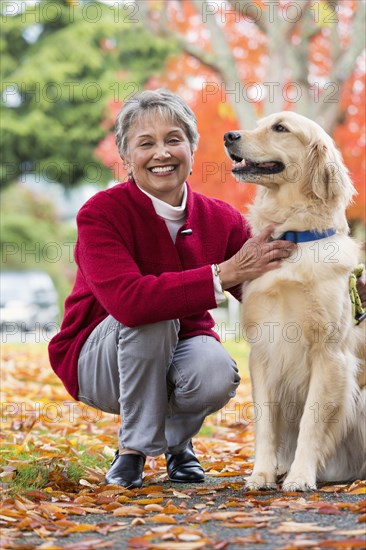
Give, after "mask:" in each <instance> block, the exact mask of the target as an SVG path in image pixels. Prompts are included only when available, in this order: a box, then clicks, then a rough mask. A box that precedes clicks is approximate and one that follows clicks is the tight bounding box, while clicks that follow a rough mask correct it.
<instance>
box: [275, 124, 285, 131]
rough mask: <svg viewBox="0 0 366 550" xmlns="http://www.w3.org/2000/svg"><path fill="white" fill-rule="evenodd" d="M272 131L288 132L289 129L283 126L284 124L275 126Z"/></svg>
mask: <svg viewBox="0 0 366 550" xmlns="http://www.w3.org/2000/svg"><path fill="white" fill-rule="evenodd" d="M272 130H274V131H275V132H288V130H287V128H286V127H285V126H282V124H275V125H274V126H272Z"/></svg>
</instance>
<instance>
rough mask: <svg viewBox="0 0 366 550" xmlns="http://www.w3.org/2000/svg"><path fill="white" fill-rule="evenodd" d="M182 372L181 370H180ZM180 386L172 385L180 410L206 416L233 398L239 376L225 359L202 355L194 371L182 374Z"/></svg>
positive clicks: (230, 361)
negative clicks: (203, 412)
mask: <svg viewBox="0 0 366 550" xmlns="http://www.w3.org/2000/svg"><path fill="white" fill-rule="evenodd" d="M183 370H184V369H183ZM182 382H183V383H182V384H179V383H178V384H176V387H175V392H174V394H175V400H176V403H177V404H178V405H179V408H180V409H181V410H183V409H184V410H187V411H191V412H195V411H197V412H200V411H202V409H203V408H204V409H205V410H206V411H208V413H207V414H209V413H211V412H214V411H217V410H219V409H220V408H221V407H223V406H224V405H225V404H226V403H227V402H228V401H229V400H230V399H232V398H233V397H234V396H235V393H236V389H237V387H238V385H239V383H240V376H239V373H238V369H237V366H236V363H235V361H234V360H233V359H232V358H231V357H230V356H229V355H227V356H225V355H224V356H223V357H217V356H214V357H211V356H206V357H204V358H202V361H201V363H200V364H199V365H197V368H196V369H194V370H190V371H189V377H188V373H187V372H186V373H184V374H183V376H182Z"/></svg>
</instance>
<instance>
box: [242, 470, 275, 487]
mask: <svg viewBox="0 0 366 550" xmlns="http://www.w3.org/2000/svg"><path fill="white" fill-rule="evenodd" d="M245 488H246V489H248V491H258V490H260V489H266V490H271V489H276V488H277V483H276V480H275V479H274V476H273V474H265V473H258V474H252V475H251V476H249V477H248V479H247V480H246V482H245Z"/></svg>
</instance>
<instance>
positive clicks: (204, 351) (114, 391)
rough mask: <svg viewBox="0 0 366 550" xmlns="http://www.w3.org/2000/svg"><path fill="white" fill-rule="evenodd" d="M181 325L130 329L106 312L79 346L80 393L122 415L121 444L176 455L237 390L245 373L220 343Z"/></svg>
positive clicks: (87, 400) (171, 323)
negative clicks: (184, 331)
mask: <svg viewBox="0 0 366 550" xmlns="http://www.w3.org/2000/svg"><path fill="white" fill-rule="evenodd" d="M178 331H179V321H177V320H174V321H162V322H159V323H153V324H149V325H142V326H139V327H137V328H129V327H126V326H124V325H122V324H121V323H119V322H118V321H116V320H115V319H114V318H113V317H112V316H109V317H107V318H106V319H105V320H104V321H103V322H102V323H100V324H99V325H98V326H97V327H96V328H95V329H94V331H93V332H92V333H91V334H90V336H89V338H88V339H87V340H86V342H85V344H84V346H83V348H82V350H81V353H80V357H79V364H78V378H79V396H78V399H79V400H80V401H82V402H83V403H86V404H87V405H90V406H92V407H95V408H97V409H100V410H102V411H105V412H108V413H113V414H120V415H121V417H122V419H123V422H122V426H121V428H120V429H119V442H120V445H121V446H122V447H126V448H129V449H135V450H137V451H141V452H143V453H145V454H146V455H150V456H156V455H159V454H162V453H164V452H167V451H169V452H172V453H178V452H180V451H181V450H183V449H184V448H185V447H186V445H187V443H188V441H189V440H190V439H191V438H192V437H193V436H194V435H195V434H196V433H197V432H199V430H200V428H201V426H202V424H203V421H204V419H205V417H206V416H207V415H208V414H211V413H213V412H215V411H218V410H219V409H221V408H222V407H223V406H224V405H225V404H226V403H227V402H228V401H229V399H230V398H232V397H234V395H235V391H236V388H237V386H238V384H239V382H240V378H239V375H238V370H237V368H236V363H235V361H234V360H233V359H232V358H231V357H230V355H229V354H228V353H227V352H226V350H225V349H224V348H223V346H222V345H221V344H220V343H219V342H218V341H217V340H215V338H212V337H208V336H195V337H193V338H188V339H185V340H179V339H178Z"/></svg>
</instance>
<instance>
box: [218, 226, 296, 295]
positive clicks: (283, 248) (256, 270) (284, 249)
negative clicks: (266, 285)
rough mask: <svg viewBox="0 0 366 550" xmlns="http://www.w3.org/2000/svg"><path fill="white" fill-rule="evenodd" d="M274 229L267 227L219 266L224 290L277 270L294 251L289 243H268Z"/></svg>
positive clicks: (292, 245)
mask: <svg viewBox="0 0 366 550" xmlns="http://www.w3.org/2000/svg"><path fill="white" fill-rule="evenodd" d="M275 227H276V225H273V224H272V225H268V226H267V227H266V228H265V229H263V231H262V232H261V233H260V234H259V235H258V236H257V237H252V238H251V239H248V240H247V242H246V243H245V244H244V245H243V246H242V247H241V249H240V250H239V251H238V252H237V253H236V254H235V255H234V256H232V257H231V258H230V259H229V260H226V261H225V262H222V263H221V264H219V267H220V269H221V271H220V279H221V285H222V288H223V289H224V290H225V289H227V288H231V287H233V286H235V285H238V284H240V283H243V282H244V281H251V280H252V279H256V278H257V277H259V276H260V275H263V273H266V272H267V271H272V270H273V269H277V268H278V267H279V266H280V265H281V262H282V260H283V259H284V258H288V257H289V256H290V254H291V253H292V252H293V251H294V250H295V249H296V244H294V243H292V242H289V241H280V240H278V241H268V239H269V237H270V235H271V233H272V232H273V231H274V229H275Z"/></svg>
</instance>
